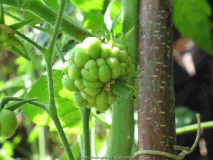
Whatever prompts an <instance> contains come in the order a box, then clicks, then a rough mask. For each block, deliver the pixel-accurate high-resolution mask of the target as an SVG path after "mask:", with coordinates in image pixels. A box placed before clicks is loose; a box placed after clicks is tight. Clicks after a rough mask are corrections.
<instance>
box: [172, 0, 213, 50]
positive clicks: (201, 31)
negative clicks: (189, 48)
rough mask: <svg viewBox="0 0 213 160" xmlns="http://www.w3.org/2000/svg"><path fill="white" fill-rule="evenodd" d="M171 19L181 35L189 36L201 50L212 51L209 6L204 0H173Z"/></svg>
mask: <svg viewBox="0 0 213 160" xmlns="http://www.w3.org/2000/svg"><path fill="white" fill-rule="evenodd" d="M172 2H173V7H174V12H173V19H174V23H175V26H176V27H177V28H178V30H179V31H180V33H181V35H182V36H185V37H189V38H191V39H192V40H193V41H195V43H196V44H197V45H198V46H200V47H201V48H202V49H203V50H205V51H206V52H208V53H212V52H213V49H212V38H211V33H210V30H211V24H210V22H209V19H208V18H209V16H210V15H211V8H210V6H209V4H208V3H207V2H206V0H196V1H195V0H187V1H186V0H173V1H172Z"/></svg>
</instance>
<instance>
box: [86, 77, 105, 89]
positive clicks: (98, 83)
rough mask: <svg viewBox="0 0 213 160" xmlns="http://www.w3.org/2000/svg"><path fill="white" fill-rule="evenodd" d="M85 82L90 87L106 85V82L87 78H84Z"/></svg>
mask: <svg viewBox="0 0 213 160" xmlns="http://www.w3.org/2000/svg"><path fill="white" fill-rule="evenodd" d="M83 84H84V85H85V86H86V87H89V88H101V87H102V86H103V85H104V83H103V82H101V81H96V82H92V81H88V80H86V79H83Z"/></svg>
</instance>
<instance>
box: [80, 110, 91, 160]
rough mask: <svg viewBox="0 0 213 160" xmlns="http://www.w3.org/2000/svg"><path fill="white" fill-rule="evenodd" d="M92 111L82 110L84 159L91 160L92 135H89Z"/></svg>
mask: <svg viewBox="0 0 213 160" xmlns="http://www.w3.org/2000/svg"><path fill="white" fill-rule="evenodd" d="M90 111H91V109H88V108H87V107H82V108H81V118H82V123H83V157H87V158H86V159H90V134H89V116H90Z"/></svg>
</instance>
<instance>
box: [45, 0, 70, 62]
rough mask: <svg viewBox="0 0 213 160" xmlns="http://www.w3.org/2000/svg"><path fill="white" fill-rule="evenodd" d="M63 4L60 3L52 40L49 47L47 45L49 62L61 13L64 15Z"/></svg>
mask: <svg viewBox="0 0 213 160" xmlns="http://www.w3.org/2000/svg"><path fill="white" fill-rule="evenodd" d="M65 3H66V1H65V0H61V1H60V6H59V12H58V16H57V19H56V24H55V28H54V31H53V34H52V39H51V41H50V45H49V48H48V51H49V55H48V57H49V58H50V60H51V59H52V54H53V48H54V45H55V42H56V39H57V35H58V31H59V27H60V24H61V20H62V16H63V13H64V7H65Z"/></svg>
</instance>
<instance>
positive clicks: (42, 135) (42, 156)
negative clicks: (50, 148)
mask: <svg viewBox="0 0 213 160" xmlns="http://www.w3.org/2000/svg"><path fill="white" fill-rule="evenodd" d="M38 139H39V160H45V157H46V147H45V146H46V145H45V144H46V143H45V128H44V127H41V128H40V130H39V137H38Z"/></svg>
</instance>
